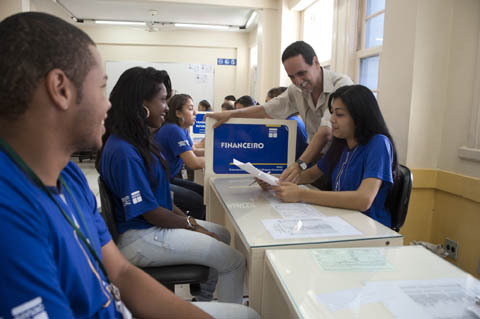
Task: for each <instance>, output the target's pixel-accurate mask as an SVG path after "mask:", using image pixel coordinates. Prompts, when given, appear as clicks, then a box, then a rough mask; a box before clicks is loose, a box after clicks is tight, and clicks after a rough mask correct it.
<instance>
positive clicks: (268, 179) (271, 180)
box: [233, 159, 278, 186]
mask: <svg viewBox="0 0 480 319" xmlns="http://www.w3.org/2000/svg"><path fill="white" fill-rule="evenodd" d="M233 164H234V165H236V166H238V167H239V168H241V169H243V170H244V171H246V172H248V173H249V174H250V175H253V176H255V177H257V178H259V179H261V180H262V181H264V182H265V183H268V184H270V185H272V186H277V185H278V178H277V177H275V176H273V175H270V174H268V173H265V172H262V171H261V170H259V169H257V168H256V167H255V166H253V165H252V164H251V163H242V162H240V161H237V160H236V159H233Z"/></svg>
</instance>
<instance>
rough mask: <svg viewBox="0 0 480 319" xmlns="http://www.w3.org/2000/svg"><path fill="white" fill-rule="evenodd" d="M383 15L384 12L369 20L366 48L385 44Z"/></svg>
mask: <svg viewBox="0 0 480 319" xmlns="http://www.w3.org/2000/svg"><path fill="white" fill-rule="evenodd" d="M383 16H384V14H383V13H382V14H380V15H378V16H375V17H373V18H371V19H368V20H367V25H366V31H365V49H368V48H372V47H378V46H381V45H383Z"/></svg>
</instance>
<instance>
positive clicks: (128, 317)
mask: <svg viewBox="0 0 480 319" xmlns="http://www.w3.org/2000/svg"><path fill="white" fill-rule="evenodd" d="M109 288H110V289H109V290H110V293H111V294H112V296H113V299H114V301H115V309H116V310H117V311H118V312H119V313H121V314H122V318H123V319H132V313H131V312H130V310H128V308H127V306H125V304H124V303H123V301H122V299H120V290H119V289H118V288H117V287H116V286H115V285H114V284H110V286H109Z"/></svg>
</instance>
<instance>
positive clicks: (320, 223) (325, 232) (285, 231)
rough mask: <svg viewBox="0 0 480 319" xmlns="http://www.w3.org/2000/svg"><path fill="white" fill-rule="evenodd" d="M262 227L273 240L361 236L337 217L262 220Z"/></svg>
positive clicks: (356, 230)
mask: <svg viewBox="0 0 480 319" xmlns="http://www.w3.org/2000/svg"><path fill="white" fill-rule="evenodd" d="M262 222H263V225H264V226H265V228H266V229H267V230H268V232H269V233H270V235H271V236H272V237H273V238H274V239H288V238H315V237H337V236H351V235H361V234H362V233H361V232H360V231H358V229H356V228H355V227H353V226H352V225H350V224H348V223H347V222H345V221H344V220H343V219H341V218H340V217H338V216H333V217H324V218H318V219H299V220H294V219H264V220H262Z"/></svg>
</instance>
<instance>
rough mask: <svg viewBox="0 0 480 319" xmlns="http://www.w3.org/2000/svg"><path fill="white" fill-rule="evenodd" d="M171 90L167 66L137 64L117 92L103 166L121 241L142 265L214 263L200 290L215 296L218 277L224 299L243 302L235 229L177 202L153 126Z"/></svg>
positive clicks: (122, 247)
mask: <svg viewBox="0 0 480 319" xmlns="http://www.w3.org/2000/svg"><path fill="white" fill-rule="evenodd" d="M170 92H171V88H170V78H169V77H168V74H167V72H165V71H158V70H155V69H154V68H141V67H134V68H131V69H128V70H126V71H125V72H124V73H123V74H122V75H121V76H120V78H119V79H118V82H117V83H116V84H115V86H114V87H113V89H112V93H111V94H110V102H111V103H112V107H111V109H110V110H109V111H108V117H107V119H106V121H105V127H106V132H105V134H104V135H103V138H102V139H103V141H104V144H103V148H102V150H101V152H100V156H99V163H98V165H97V167H98V168H99V172H100V176H101V177H102V179H103V180H104V182H105V185H106V186H107V188H108V189H109V190H110V192H111V193H112V197H113V205H112V206H113V212H114V216H115V220H116V222H117V229H118V232H119V238H118V247H119V249H120V251H121V253H122V254H123V255H124V256H125V257H126V258H127V259H128V260H130V261H131V262H132V263H134V264H135V265H137V266H140V267H147V266H164V265H178V264H199V265H204V266H208V267H210V272H209V278H208V281H207V282H206V283H203V284H200V288H201V289H200V290H201V291H200V295H198V296H195V298H196V299H197V300H200V301H209V300H211V299H212V297H213V292H214V290H215V286H216V282H217V278H218V287H217V289H218V290H217V293H218V300H219V301H221V302H233V303H241V301H242V295H243V278H244V272H245V258H244V257H243V256H242V254H240V253H239V252H238V251H236V250H234V249H232V248H231V247H230V246H229V245H228V243H229V242H230V234H229V232H228V231H227V230H226V229H225V228H224V227H222V226H219V225H216V224H213V223H210V222H206V221H201V220H199V221H197V220H195V218H192V217H191V216H186V215H185V214H184V213H183V212H182V211H181V210H180V209H179V208H178V207H176V206H175V205H174V204H173V203H172V196H171V193H170V184H169V179H168V175H169V173H168V171H169V169H168V167H167V165H166V162H165V160H164V157H163V154H162V153H161V151H160V149H159V148H158V147H157V145H156V143H155V142H154V141H153V136H152V133H151V130H152V129H155V128H158V127H160V126H161V125H162V124H163V122H164V119H165V116H166V114H167V112H168V106H167V102H166V101H167V96H169V94H170Z"/></svg>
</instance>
